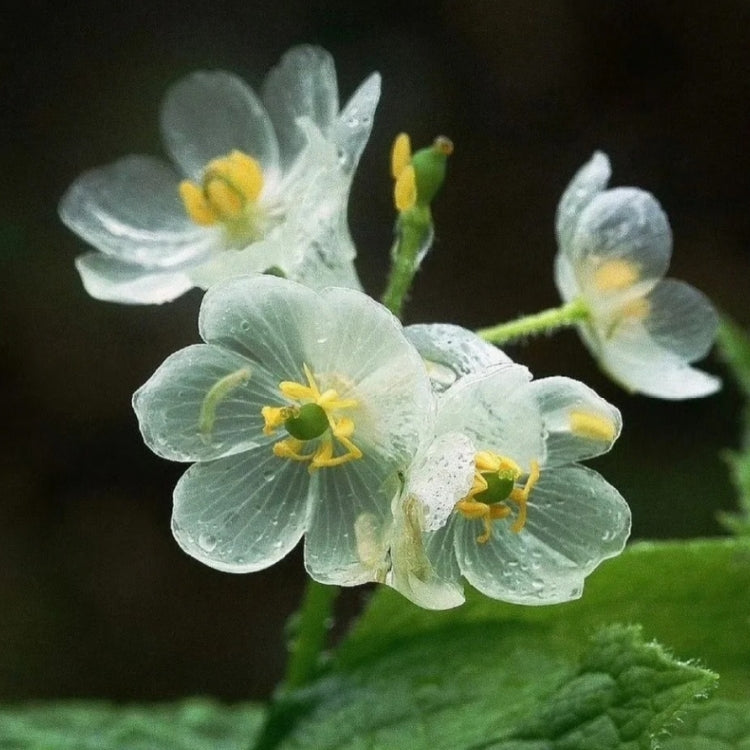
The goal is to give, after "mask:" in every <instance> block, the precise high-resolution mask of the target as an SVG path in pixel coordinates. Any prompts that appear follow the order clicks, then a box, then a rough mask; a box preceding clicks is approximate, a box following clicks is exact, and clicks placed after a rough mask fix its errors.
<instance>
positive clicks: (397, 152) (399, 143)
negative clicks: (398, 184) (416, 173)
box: [391, 133, 411, 180]
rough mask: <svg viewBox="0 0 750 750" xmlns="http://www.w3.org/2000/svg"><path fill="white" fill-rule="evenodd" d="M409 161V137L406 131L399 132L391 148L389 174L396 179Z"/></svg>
mask: <svg viewBox="0 0 750 750" xmlns="http://www.w3.org/2000/svg"><path fill="white" fill-rule="evenodd" d="M409 162H411V139H410V138H409V134H408V133H399V134H398V135H397V136H396V139H395V140H394V141H393V146H392V148H391V175H392V176H393V179H394V180H397V179H398V178H399V176H400V175H401V172H403V171H404V169H405V168H406V167H407V166H408V165H409Z"/></svg>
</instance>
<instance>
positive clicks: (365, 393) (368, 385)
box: [311, 288, 434, 468]
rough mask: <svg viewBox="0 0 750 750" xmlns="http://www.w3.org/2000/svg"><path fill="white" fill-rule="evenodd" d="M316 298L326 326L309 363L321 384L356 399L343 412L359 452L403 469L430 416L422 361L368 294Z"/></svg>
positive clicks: (333, 292) (339, 292)
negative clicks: (322, 306)
mask: <svg viewBox="0 0 750 750" xmlns="http://www.w3.org/2000/svg"><path fill="white" fill-rule="evenodd" d="M321 297H322V298H323V299H324V300H325V302H326V306H327V309H328V314H329V317H328V320H329V323H328V330H327V332H326V333H325V334H323V338H322V339H321V340H320V341H319V342H318V344H319V349H318V351H317V352H316V353H315V356H314V360H313V361H312V362H311V365H312V366H313V368H314V370H315V373H316V374H317V375H319V376H320V378H321V381H320V383H321V387H325V388H335V389H336V390H337V391H338V392H339V395H340V396H342V397H343V398H348V397H352V398H355V399H357V401H358V402H359V403H358V406H357V407H355V408H354V409H351V410H350V411H349V412H348V416H350V417H351V418H352V419H353V420H354V423H355V425H356V430H357V431H356V435H357V440H359V441H360V442H357V440H355V443H356V444H357V445H359V447H360V448H362V450H363V451H368V450H369V451H375V452H377V453H378V455H380V456H381V457H382V459H383V460H384V461H388V462H391V463H393V464H394V465H396V466H398V467H399V468H406V466H407V465H408V463H409V462H410V460H411V458H412V457H413V456H414V454H415V453H416V451H417V447H418V446H419V444H420V443H421V442H422V440H423V439H424V437H425V436H426V435H428V434H430V433H431V430H432V426H433V420H434V400H433V396H432V390H431V388H430V383H429V380H428V378H427V375H426V372H425V369H424V365H423V364H422V360H421V358H420V356H419V354H418V353H417V351H416V349H414V347H413V346H412V345H411V344H410V343H409V342H408V341H407V340H406V338H405V337H404V335H403V329H402V328H401V324H400V323H399V322H398V320H397V319H396V318H395V317H394V316H393V315H392V314H391V313H390V312H388V310H386V308H385V307H383V306H382V305H380V304H378V303H377V302H375V301H374V300H373V299H371V298H370V297H368V296H366V295H364V294H361V293H359V292H356V291H353V290H350V289H338V288H331V289H327V290H324V291H323V292H322V293H321ZM360 443H361V444H360Z"/></svg>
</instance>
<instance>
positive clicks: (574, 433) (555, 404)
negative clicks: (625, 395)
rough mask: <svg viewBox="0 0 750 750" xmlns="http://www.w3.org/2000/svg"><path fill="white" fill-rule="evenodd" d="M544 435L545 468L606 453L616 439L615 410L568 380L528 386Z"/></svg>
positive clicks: (617, 417) (618, 425) (617, 414)
mask: <svg viewBox="0 0 750 750" xmlns="http://www.w3.org/2000/svg"><path fill="white" fill-rule="evenodd" d="M529 389H530V390H531V391H532V392H533V393H534V396H535V397H536V399H537V403H538V404H539V409H540V411H541V414H542V422H543V425H544V431H545V434H546V436H547V437H546V444H547V460H546V461H545V466H559V465H560V464H563V463H573V462H574V461H583V460H584V459H587V458H593V457H594V456H598V455H600V454H602V453H606V452H607V451H608V450H609V449H610V448H611V447H612V444H613V443H614V441H615V440H616V439H617V438H618V436H619V435H620V431H621V429H622V417H621V415H620V412H619V410H618V409H616V408H615V407H614V406H612V404H610V403H609V402H607V401H605V400H604V399H603V398H601V397H600V396H598V395H597V394H596V393H595V392H594V391H593V390H591V388H589V387H588V386H586V385H584V384H583V383H580V382H578V381H577V380H572V379H571V378H564V377H552V378H542V379H541V380H535V381H534V382H532V383H531V384H530V385H529Z"/></svg>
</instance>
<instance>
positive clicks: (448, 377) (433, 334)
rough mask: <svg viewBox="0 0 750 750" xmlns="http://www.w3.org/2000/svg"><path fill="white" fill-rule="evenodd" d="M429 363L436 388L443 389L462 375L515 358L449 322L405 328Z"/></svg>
mask: <svg viewBox="0 0 750 750" xmlns="http://www.w3.org/2000/svg"><path fill="white" fill-rule="evenodd" d="M404 333H405V334H406V338H407V339H409V341H411V343H412V344H413V345H414V346H415V347H416V348H417V351H418V352H419V353H420V355H421V356H422V358H423V359H424V360H425V364H426V365H427V374H428V375H429V376H430V380H431V381H432V386H433V388H434V389H435V390H436V391H438V392H442V391H444V390H445V389H446V388H448V387H449V386H451V385H453V383H454V382H455V381H456V380H457V379H458V378H460V377H462V376H463V375H468V374H470V373H474V372H480V371H481V370H484V369H486V368H487V367H491V366H493V365H499V364H510V363H512V360H511V358H510V357H508V356H507V355H506V354H504V353H503V352H502V351H500V349H498V348H497V347H496V346H493V345H492V344H488V343H487V342H486V341H484V340H483V339H481V338H479V336H477V335H476V334H475V333H473V332H472V331H468V330H466V328H461V326H455V325H451V324H449V323H433V324H427V323H425V324H417V325H411V326H407V327H406V328H405V329H404Z"/></svg>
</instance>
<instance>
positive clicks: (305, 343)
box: [199, 275, 329, 383]
mask: <svg viewBox="0 0 750 750" xmlns="http://www.w3.org/2000/svg"><path fill="white" fill-rule="evenodd" d="M326 323H327V315H326V312H325V304H324V303H323V301H322V299H321V298H320V296H319V295H318V294H316V293H315V292H313V291H312V290H310V289H306V288H305V287H303V286H302V285H301V284H296V283H295V282H293V281H288V280H286V279H280V278H276V277H274V276H260V275H259V276H241V277H237V278H234V279H229V280H227V281H224V282H221V283H219V284H217V285H216V286H213V287H211V288H210V289H209V290H208V291H207V292H206V296H205V297H204V298H203V304H202V305H201V311H200V317H199V328H200V332H201V336H202V338H203V339H204V341H207V342H209V343H213V344H221V345H223V346H226V347H227V348H229V349H232V350H234V351H235V352H238V353H239V354H241V355H243V356H244V357H246V358H247V359H249V360H250V361H251V362H253V363H259V364H261V365H262V367H263V368H264V369H265V370H266V371H268V372H269V373H271V374H272V375H273V376H274V377H275V378H276V379H277V383H278V382H281V381H282V380H294V381H297V382H305V375H304V369H303V365H304V364H307V365H310V366H312V359H311V357H312V355H313V353H314V350H315V347H316V341H317V339H319V338H324V337H325V336H327V335H329V333H327V332H326V326H325V324H326Z"/></svg>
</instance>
